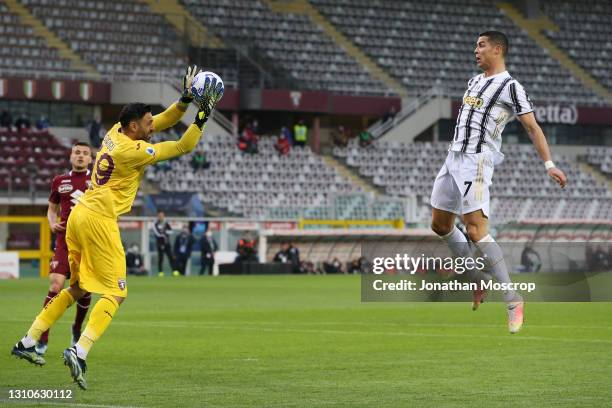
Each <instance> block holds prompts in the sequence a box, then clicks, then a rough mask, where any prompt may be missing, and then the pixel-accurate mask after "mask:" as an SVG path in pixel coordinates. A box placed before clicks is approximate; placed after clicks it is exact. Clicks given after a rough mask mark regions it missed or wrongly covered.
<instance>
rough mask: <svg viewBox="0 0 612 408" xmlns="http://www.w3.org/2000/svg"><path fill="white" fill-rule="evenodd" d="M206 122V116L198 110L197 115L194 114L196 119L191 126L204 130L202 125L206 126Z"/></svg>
mask: <svg viewBox="0 0 612 408" xmlns="http://www.w3.org/2000/svg"><path fill="white" fill-rule="evenodd" d="M207 120H208V115H207V114H206V113H205V112H204V111H203V110H202V109H200V110H199V111H198V113H196V117H195V120H194V121H193V124H194V125H196V126H197V127H198V128H199V129H200V130H204V125H205V124H206V121H207Z"/></svg>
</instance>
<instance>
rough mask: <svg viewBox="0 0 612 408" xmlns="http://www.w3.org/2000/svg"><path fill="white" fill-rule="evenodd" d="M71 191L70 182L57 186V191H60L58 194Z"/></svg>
mask: <svg viewBox="0 0 612 408" xmlns="http://www.w3.org/2000/svg"><path fill="white" fill-rule="evenodd" d="M71 191H72V184H61V185H60V186H59V187H58V188H57V192H58V193H60V194H63V193H69V192H71Z"/></svg>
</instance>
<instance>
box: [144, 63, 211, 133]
mask: <svg viewBox="0 0 612 408" xmlns="http://www.w3.org/2000/svg"><path fill="white" fill-rule="evenodd" d="M197 70H198V67H197V66H195V65H194V66H193V67H187V71H186V72H185V76H184V77H183V84H182V86H183V90H182V93H181V99H179V101H178V102H176V103H173V104H172V105H171V106H170V107H169V108H168V109H166V110H165V111H163V112H162V113H159V114H157V115H155V116H153V128H154V129H155V131H156V132H159V131H161V130H164V129H168V128H169V127H172V126H174V125H176V124H177V123H178V121H179V120H181V118H182V117H183V115H184V114H185V112H186V111H187V108H188V107H189V104H191V102H192V101H193V94H192V93H191V82H192V81H193V77H195V76H196V74H197ZM200 71H201V70H200Z"/></svg>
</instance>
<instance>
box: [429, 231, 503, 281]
mask: <svg viewBox="0 0 612 408" xmlns="http://www.w3.org/2000/svg"><path fill="white" fill-rule="evenodd" d="M440 238H441V239H442V241H444V242H446V244H447V245H448V247H449V248H450V250H451V252H452V253H453V255H455V256H456V257H460V258H473V257H474V253H473V251H472V248H470V244H469V243H468V240H467V238H466V237H465V235H463V233H462V232H461V231H460V230H459V228H457V226H456V225H455V226H454V227H453V230H452V231H451V232H449V233H448V234H446V235H441V236H440ZM467 276H468V278H469V279H470V280H471V281H472V282H477V283H479V282H480V281H485V282H488V281H490V280H491V277H490V276H489V275H487V274H486V273H484V272H482V271H480V270H478V269H470V270H468V271H467Z"/></svg>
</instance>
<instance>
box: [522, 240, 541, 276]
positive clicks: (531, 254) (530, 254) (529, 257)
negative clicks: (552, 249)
mask: <svg viewBox="0 0 612 408" xmlns="http://www.w3.org/2000/svg"><path fill="white" fill-rule="evenodd" d="M541 267H542V260H541V259H540V255H539V254H538V253H537V252H536V251H535V250H534V249H533V248H531V246H529V245H525V248H523V252H522V253H521V272H539V271H540V268H541Z"/></svg>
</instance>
